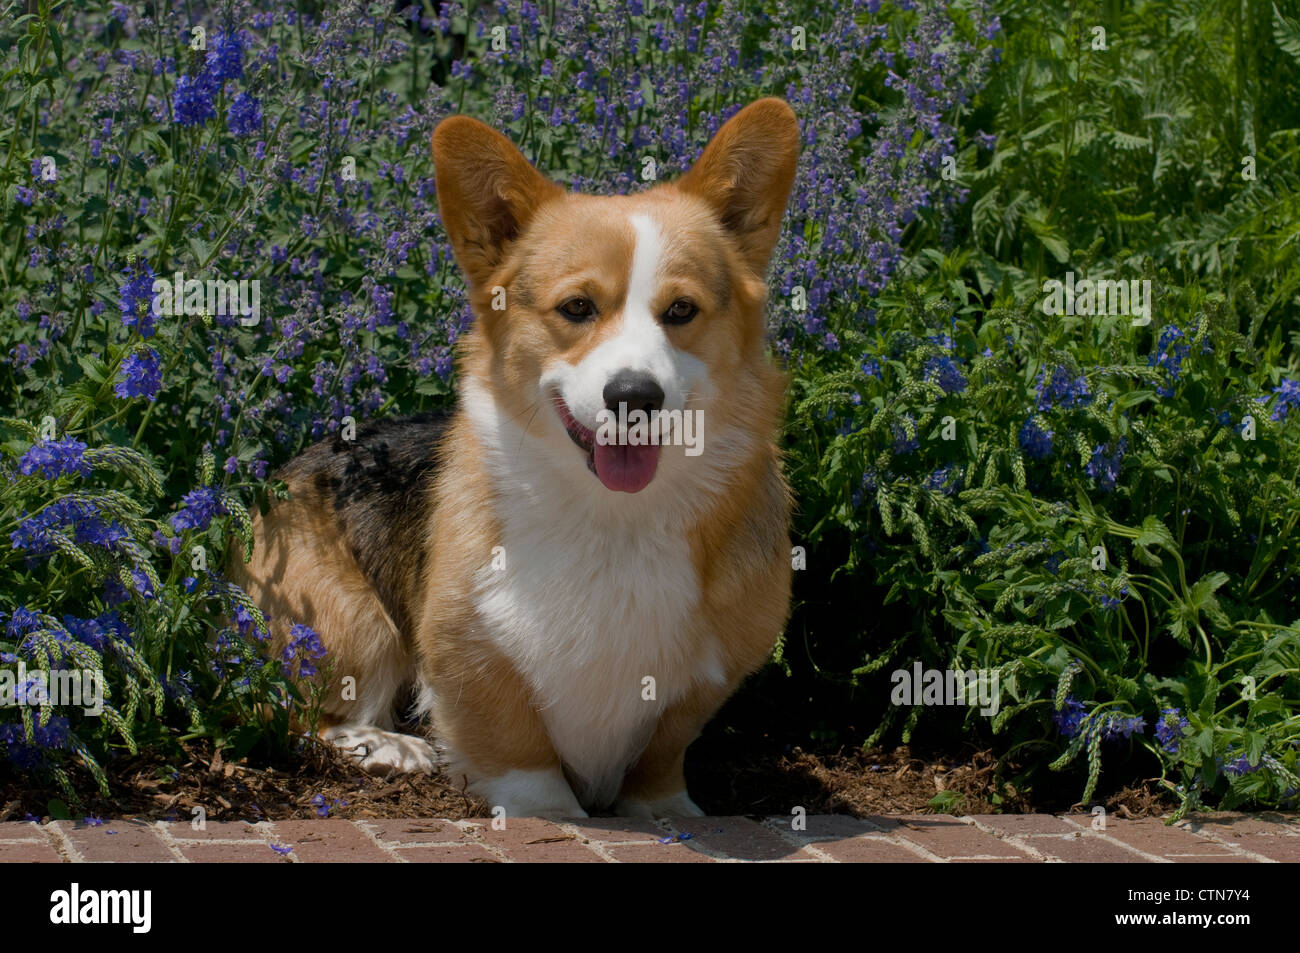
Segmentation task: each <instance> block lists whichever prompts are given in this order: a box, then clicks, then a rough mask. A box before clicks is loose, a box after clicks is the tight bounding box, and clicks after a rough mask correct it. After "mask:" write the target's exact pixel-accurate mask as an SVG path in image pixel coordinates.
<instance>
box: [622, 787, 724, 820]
mask: <svg viewBox="0 0 1300 953" xmlns="http://www.w3.org/2000/svg"><path fill="white" fill-rule="evenodd" d="M614 811H615V813H617V814H618V815H619V816H620V817H649V818H659V817H704V811H702V810H701V809H700V806H699V805H698V804H696V803H695V802H694V801H692V800H691V796H690V795H689V794H687V793H686V792H685V791H678V792H677V793H676V794H670V795H668V796H667V797H661V798H654V799H651V800H644V799H642V798H619V800H618V803H616V804H615V805H614Z"/></svg>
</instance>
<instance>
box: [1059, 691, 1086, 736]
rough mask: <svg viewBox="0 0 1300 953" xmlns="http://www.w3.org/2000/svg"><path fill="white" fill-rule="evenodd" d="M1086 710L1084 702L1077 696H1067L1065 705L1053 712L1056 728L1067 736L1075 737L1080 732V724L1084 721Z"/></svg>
mask: <svg viewBox="0 0 1300 953" xmlns="http://www.w3.org/2000/svg"><path fill="white" fill-rule="evenodd" d="M1084 710H1085V709H1084V704H1083V702H1081V701H1079V700H1078V699H1077V698H1067V699H1066V700H1065V705H1063V706H1062V707H1061V708H1058V709H1057V710H1056V711H1054V712H1053V713H1052V721H1053V723H1054V724H1055V725H1056V730H1057V731H1059V732H1060V733H1061V734H1063V735H1064V736H1065V737H1067V738H1073V737H1074V736H1075V735H1077V734H1078V733H1079V725H1080V724H1082V723H1083V715H1084Z"/></svg>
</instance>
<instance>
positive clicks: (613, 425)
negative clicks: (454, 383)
mask: <svg viewBox="0 0 1300 953" xmlns="http://www.w3.org/2000/svg"><path fill="white" fill-rule="evenodd" d="M798 147H799V128H798V123H797V121H796V119H795V115H794V113H793V112H792V111H791V109H790V107H789V106H788V105H786V104H785V103H784V102H782V101H781V100H779V99H762V100H759V101H758V102H755V103H752V104H751V105H749V106H748V107H746V108H745V109H743V110H741V111H740V112H739V113H737V114H736V115H735V116H734V117H733V118H732V119H731V120H730V121H728V122H727V123H726V124H725V125H724V126H723V127H722V128H721V129H720V130H719V131H718V134H717V135H716V136H715V137H714V138H713V140H712V141H711V142H710V143H709V145H708V147H707V148H706V149H705V150H704V153H703V155H701V156H700V159H699V161H698V162H697V163H696V164H695V165H694V167H692V168H691V169H690V171H689V172H687V173H686V174H685V175H683V176H682V177H681V178H680V179H678V180H677V181H675V182H672V183H669V184H664V185H659V186H656V187H655V188H652V189H650V190H648V191H646V192H642V193H639V194H635V195H623V196H590V195H579V194H570V193H567V192H565V190H564V189H562V188H561V187H560V186H559V185H557V184H555V183H554V182H551V181H550V180H548V179H547V178H545V177H544V176H543V175H542V174H541V173H539V172H538V171H537V170H536V169H535V168H533V167H532V166H531V165H530V164H529V163H528V161H527V160H526V159H525V158H524V157H523V155H521V154H520V152H519V151H518V150H517V149H516V148H515V147H514V145H512V144H511V143H510V141H509V140H508V139H506V138H505V137H504V136H502V135H501V134H500V133H497V132H496V131H494V130H492V129H491V128H489V127H488V126H485V125H484V124H483V123H481V122H478V121H477V120H474V119H470V118H468V117H465V116H453V117H451V118H449V119H446V120H444V121H443V122H441V123H440V124H439V125H438V127H437V129H436V130H435V131H434V134H433V154H434V161H435V166H436V173H437V189H438V205H439V210H440V213H441V217H442V221H443V225H444V226H445V227H446V229H447V234H448V236H449V238H450V240H451V245H452V249H453V250H454V252H455V255H456V260H457V262H458V263H459V264H460V267H461V269H462V271H463V272H464V275H465V278H466V279H467V281H468V284H469V288H470V299H471V303H472V305H473V308H474V312H475V316H476V325H477V327H476V330H475V332H474V333H473V334H472V335H470V336H469V340H467V341H466V342H465V345H464V351H463V353H462V371H463V372H464V373H466V374H469V375H472V376H473V377H474V378H475V380H476V381H480V382H483V383H485V384H486V386H487V387H489V388H490V389H491V393H492V397H493V400H494V401H495V402H496V403H497V405H498V406H499V409H500V411H501V414H502V416H504V417H506V418H510V419H514V420H518V421H519V422H520V426H521V427H522V428H523V429H524V430H525V431H526V436H528V437H530V438H533V439H537V440H540V441H541V444H542V446H541V449H542V450H543V451H544V454H545V456H546V458H547V462H548V463H551V464H554V465H555V466H558V467H560V468H569V467H571V468H572V472H573V473H574V474H575V476H574V477H573V479H575V480H576V479H583V480H590V479H591V476H590V475H587V474H582V469H583V468H586V469H588V470H590V471H591V473H593V474H594V475H595V477H596V478H597V479H599V481H600V483H601V484H603V485H604V486H605V487H606V488H607V489H608V490H617V491H627V492H637V491H640V490H642V489H644V488H645V487H646V486H648V485H649V484H650V483H651V481H652V480H654V478H655V476H656V474H657V473H660V474H662V475H663V476H664V477H666V478H668V479H664V480H661V481H659V482H661V483H665V482H671V477H669V473H670V471H685V470H688V469H689V468H690V467H692V466H693V465H694V466H699V465H696V464H692V459H691V458H692V457H696V456H701V455H702V456H704V457H705V458H706V460H707V459H708V457H709V455H710V452H711V447H710V442H711V441H715V442H716V443H717V445H718V448H719V449H718V453H717V454H715V455H714V463H715V465H717V460H718V459H719V456H720V455H726V454H728V453H729V454H731V456H733V457H736V456H739V455H742V454H744V452H745V446H744V445H745V444H746V443H747V441H746V440H745V439H741V438H743V437H748V436H751V435H760V434H761V435H762V437H763V438H769V437H770V434H771V432H772V429H773V428H774V427H775V423H776V418H777V416H778V415H779V412H780V402H781V395H782V390H783V380H782V377H781V375H780V374H779V373H777V372H776V371H775V370H774V369H773V368H772V366H771V364H770V362H769V361H768V359H767V356H766V351H765V348H766V344H765V321H764V313H763V311H764V303H765V300H766V287H765V285H764V282H763V275H764V273H765V271H766V269H767V263H768V259H769V257H770V256H771V253H772V247H773V245H774V244H775V243H776V240H777V236H778V233H779V230H780V225H781V215H782V212H783V210H784V208H785V204H786V199H787V197H788V195H789V192H790V187H791V184H792V182H793V180H794V174H795V163H796V159H797V156H798ZM706 434H707V436H705V435H706ZM748 442H750V443H757V441H748ZM692 444H697V445H696V446H693V445H692ZM703 466H704V467H707V466H708V464H707V462H706V463H705V464H703ZM563 472H565V473H567V472H568V470H567V469H564V470H563Z"/></svg>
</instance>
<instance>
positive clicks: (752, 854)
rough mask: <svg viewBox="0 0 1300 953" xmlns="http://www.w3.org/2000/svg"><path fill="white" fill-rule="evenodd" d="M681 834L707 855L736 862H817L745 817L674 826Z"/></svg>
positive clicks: (682, 821) (683, 822)
mask: <svg viewBox="0 0 1300 953" xmlns="http://www.w3.org/2000/svg"><path fill="white" fill-rule="evenodd" d="M674 824H675V826H676V829H677V830H678V831H679V832H681V833H689V834H690V835H691V839H692V840H693V841H695V842H696V843H699V844H701V845H703V846H704V847H706V848H708V849H709V850H710V851H713V852H714V853H716V854H720V855H722V856H724V857H727V858H731V859H735V860H816V857H814V856H813V855H812V854H810V853H808V851H806V850H804V849H803V848H802V847H795V846H793V845H791V844H789V843H787V842H786V841H785V840H783V839H782V838H781V837H780V836H779V835H778V834H776V833H774V832H773V831H770V830H768V829H767V828H765V827H761V826H759V825H758V824H756V823H754V822H753V821H751V820H750V819H749V818H747V817H700V818H692V819H691V820H690V821H689V822H688V821H686V820H678V821H675V822H674Z"/></svg>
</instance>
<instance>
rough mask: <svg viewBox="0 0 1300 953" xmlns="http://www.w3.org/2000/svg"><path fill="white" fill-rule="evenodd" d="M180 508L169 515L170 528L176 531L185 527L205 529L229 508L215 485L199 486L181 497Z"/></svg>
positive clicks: (180, 530) (185, 528)
mask: <svg viewBox="0 0 1300 953" xmlns="http://www.w3.org/2000/svg"><path fill="white" fill-rule="evenodd" d="M181 507H182V508H181V510H180V511H178V512H176V513H173V514H172V515H171V524H172V529H174V530H176V531H177V532H178V533H179V532H182V531H184V530H187V529H193V530H199V531H202V530H205V529H207V528H208V526H209V525H210V524H211V523H212V520H213V519H214V518H216V517H218V516H225V515H226V514H227V513H228V512H229V510H227V509H226V505H225V503H224V502H223V500H222V497H221V492H220V491H219V490H217V489H216V488H215V487H210V486H201V487H199V488H198V489H196V490H191V491H190V492H189V493H186V494H185V495H184V496H183V497H181Z"/></svg>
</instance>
